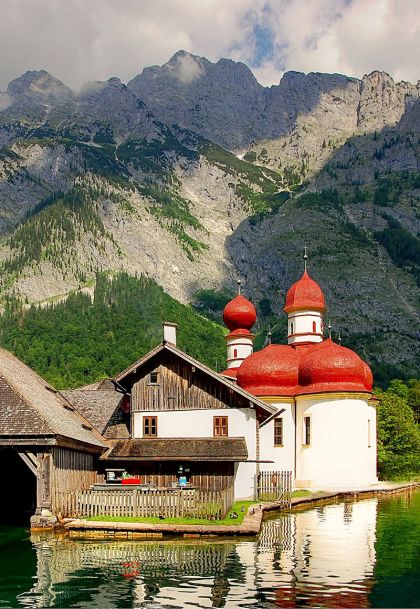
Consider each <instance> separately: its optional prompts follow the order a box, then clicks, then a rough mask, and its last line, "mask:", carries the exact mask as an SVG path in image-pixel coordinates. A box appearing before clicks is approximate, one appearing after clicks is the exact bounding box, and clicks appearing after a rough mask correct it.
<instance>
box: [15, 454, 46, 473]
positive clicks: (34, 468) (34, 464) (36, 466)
mask: <svg viewBox="0 0 420 609" xmlns="http://www.w3.org/2000/svg"><path fill="white" fill-rule="evenodd" d="M16 452H17V454H18V455H19V457H20V458H21V459H22V461H23V462H24V463H25V464H26V465H27V466H28V467H29V469H30V470H31V472H32V473H33V474H34V476H36V477H37V478H39V477H40V475H41V473H40V470H41V465H40V463H39V461H38V459H37V458H36V457H35V455H34V454H33V453H26V452H25V451H22V450H17V451H16ZM29 455H30V456H29Z"/></svg>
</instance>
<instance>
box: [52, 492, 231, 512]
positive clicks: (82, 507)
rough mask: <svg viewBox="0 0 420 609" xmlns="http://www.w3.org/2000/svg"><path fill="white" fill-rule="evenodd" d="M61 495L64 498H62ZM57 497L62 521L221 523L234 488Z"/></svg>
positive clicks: (101, 493)
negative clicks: (127, 519)
mask: <svg viewBox="0 0 420 609" xmlns="http://www.w3.org/2000/svg"><path fill="white" fill-rule="evenodd" d="M58 495H60V494H58ZM61 495H62V496H57V497H55V501H54V503H55V505H56V506H57V507H56V510H57V512H58V513H60V515H61V516H62V517H72V518H86V517H95V516H115V517H127V516H128V517H137V518H146V517H153V518H162V519H163V518H204V519H206V520H221V519H223V518H224V517H225V516H226V514H227V513H228V512H229V510H230V508H231V506H232V504H233V501H234V492H233V486H230V487H228V488H226V489H224V490H221V491H201V490H198V489H174V490H168V489H150V490H143V489H127V490H94V489H89V490H86V491H81V492H75V493H62V494H61Z"/></svg>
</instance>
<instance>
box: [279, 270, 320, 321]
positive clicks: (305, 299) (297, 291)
mask: <svg viewBox="0 0 420 609" xmlns="http://www.w3.org/2000/svg"><path fill="white" fill-rule="evenodd" d="M302 309H311V310H315V311H325V298H324V294H323V292H322V290H321V288H320V287H319V285H318V284H317V282H316V281H314V280H313V279H312V278H311V277H309V275H308V273H307V271H306V269H305V272H304V273H303V275H302V277H301V278H300V279H299V281H296V283H294V284H293V285H292V287H291V288H290V289H289V291H288V292H287V296H286V304H285V307H284V310H285V311H286V313H292V312H293V311H299V310H302Z"/></svg>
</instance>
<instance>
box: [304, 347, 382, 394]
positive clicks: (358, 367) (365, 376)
mask: <svg viewBox="0 0 420 609" xmlns="http://www.w3.org/2000/svg"><path fill="white" fill-rule="evenodd" d="M372 381H373V378H372V372H371V371H370V368H369V366H368V365H367V364H366V363H365V362H364V361H363V360H361V359H360V357H359V356H358V355H357V353H355V352H354V351H352V350H351V349H347V347H342V346H341V345H337V344H336V343H334V342H333V341H332V340H331V339H330V338H327V340H324V341H323V342H322V343H318V345H316V346H314V348H313V349H311V350H310V351H308V352H307V353H306V354H305V357H303V358H302V360H301V365H300V368H299V385H300V391H299V393H318V392H323V391H362V392H365V391H369V392H370V391H372Z"/></svg>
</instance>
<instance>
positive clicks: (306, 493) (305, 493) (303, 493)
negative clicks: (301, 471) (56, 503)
mask: <svg viewBox="0 0 420 609" xmlns="http://www.w3.org/2000/svg"><path fill="white" fill-rule="evenodd" d="M311 495H312V491H305V490H303V489H302V490H301V491H293V493H292V499H293V498H294V497H310V496H311Z"/></svg>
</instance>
